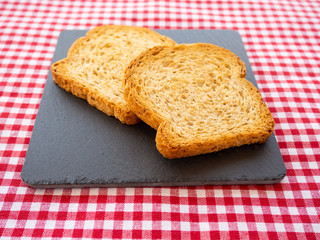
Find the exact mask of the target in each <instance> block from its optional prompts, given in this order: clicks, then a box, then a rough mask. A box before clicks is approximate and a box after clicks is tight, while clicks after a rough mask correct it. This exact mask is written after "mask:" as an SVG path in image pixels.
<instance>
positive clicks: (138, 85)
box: [124, 44, 274, 158]
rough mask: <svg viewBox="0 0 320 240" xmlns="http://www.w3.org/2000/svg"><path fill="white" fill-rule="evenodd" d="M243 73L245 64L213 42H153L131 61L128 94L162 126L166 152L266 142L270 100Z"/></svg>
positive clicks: (160, 142)
mask: <svg viewBox="0 0 320 240" xmlns="http://www.w3.org/2000/svg"><path fill="white" fill-rule="evenodd" d="M212 59H214V60H212ZM204 61H207V62H204ZM190 66H191V67H190ZM216 66H217V69H215V70H214V69H213V68H215V67H216ZM211 69H212V73H213V76H211V75H212V74H210V71H211ZM146 72H148V75H146V74H145V73H146ZM244 77H245V64H244V63H243V62H242V61H241V60H240V59H239V58H238V57H237V56H236V55H234V54H233V53H232V52H230V51H228V50H226V49H223V48H220V47H217V46H214V45H212V44H182V45H179V46H175V47H154V48H153V49H150V50H148V51H146V52H144V53H142V54H141V55H140V56H139V57H138V58H136V59H135V60H133V61H132V62H131V63H130V65H129V67H128V68H127V70H126V79H125V92H124V96H125V99H126V100H127V102H128V105H129V107H130V108H131V110H132V111H133V112H135V113H136V115H137V116H138V117H139V118H140V119H141V120H143V121H144V122H146V123H147V124H148V125H150V126H151V127H153V128H155V129H157V135H156V144H157V149H158V150H159V152H160V153H161V154H162V155H163V156H164V157H166V158H180V157H187V156H194V155H198V154H204V153H211V152H215V151H219V150H222V149H226V148H230V147H236V146H241V145H244V144H252V143H263V142H265V141H266V140H267V139H268V137H269V136H270V135H271V133H272V132H273V129H274V120H273V117H272V115H271V113H270V111H269V109H268V107H267V105H266V104H265V103H264V102H263V100H262V97H261V94H260V93H259V91H258V90H257V89H256V88H255V87H254V86H253V85H252V84H251V83H250V82H249V81H247V80H246V79H245V78H244ZM150 79H151V80H150ZM173 80H174V81H173ZM198 85H199V86H198ZM207 85H208V86H209V87H208V86H207ZM159 86H161V87H159ZM238 88H239V90H237V89H238ZM192 90H193V91H192ZM184 92H186V93H184ZM195 92H197V94H195ZM158 95H159V96H158ZM198 96H200V97H198ZM224 96H226V97H224ZM227 96H228V97H227ZM230 96H231V97H230ZM197 97H198V98H197ZM204 99H205V100H206V101H204ZM193 108H194V109H193ZM212 109H213V110H212ZM207 112H209V113H210V114H209V113H208V114H207ZM207 119H209V120H207ZM189 125H190V126H189Z"/></svg>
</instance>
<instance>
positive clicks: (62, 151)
mask: <svg viewBox="0 0 320 240" xmlns="http://www.w3.org/2000/svg"><path fill="white" fill-rule="evenodd" d="M158 32H160V33H161V34H165V35H167V36H169V37H171V38H172V39H174V40H176V41H177V42H179V43H193V42H207V43H213V44H216V45H219V46H222V47H225V48H227V49H229V50H231V51H232V52H234V53H235V54H237V55H238V56H239V57H240V58H241V59H242V61H244V62H245V64H246V66H247V77H246V78H247V79H248V80H249V81H251V82H252V83H253V84H254V85H255V86H257V85H256V81H255V79H254V76H253V72H252V70H251V66H250V63H249V61H248V57H247V55H246V51H245V49H244V46H243V43H242V41H241V37H240V35H239V34H238V33H237V32H235V31H230V30H159V31H158ZM85 33H86V31H84V30H83V31H82V30H67V31H63V32H62V33H61V35H60V37H59V41H58V44H57V48H56V52H55V55H54V58H53V62H55V61H57V60H58V59H61V58H64V57H65V56H66V55H67V51H68V49H69V47H70V46H71V44H72V43H73V42H74V41H75V40H76V39H77V38H79V37H81V36H83V35H85ZM155 134H156V131H155V130H153V129H152V128H150V127H149V126H147V125H146V124H144V123H140V124H138V125H136V126H126V125H123V124H121V123H120V122H119V121H118V120H117V119H115V118H113V117H109V116H107V115H105V114H104V113H102V112H100V111H98V110H97V109H95V108H94V107H91V106H90V105H88V104H87V102H86V101H84V100H81V99H78V98H76V97H74V96H73V95H72V94H70V93H68V92H66V91H64V90H62V89H60V88H59V87H58V86H57V85H56V84H55V83H54V82H53V81H52V77H51V72H49V74H48V79H47V83H46V86H45V89H44V93H43V96H42V100H41V104H40V107H39V112H38V115H37V119H36V122H35V125H34V129H33V133H32V137H31V140H30V144H29V149H28V151H27V155H26V159H25V163H24V166H23V169H22V172H21V177H22V179H23V181H24V182H25V183H26V184H27V185H29V186H31V187H36V188H58V187H59V188H60V187H128V186H130V187H140V186H191V185H216V184H218V185H223V184H271V183H276V182H279V181H280V180H281V179H282V178H283V177H284V176H285V174H286V168H285V166H284V162H283V160H282V157H281V153H280V151H279V147H278V144H277V142H276V139H275V136H274V135H272V136H271V137H270V138H269V139H268V140H267V142H266V143H265V144H255V145H250V146H243V147H237V148H231V149H228V150H224V151H220V152H217V153H212V154H206V155H200V156H196V157H190V158H183V159H174V160H168V159H165V158H163V157H162V156H161V155H160V154H159V152H158V151H157V149H156V146H155Z"/></svg>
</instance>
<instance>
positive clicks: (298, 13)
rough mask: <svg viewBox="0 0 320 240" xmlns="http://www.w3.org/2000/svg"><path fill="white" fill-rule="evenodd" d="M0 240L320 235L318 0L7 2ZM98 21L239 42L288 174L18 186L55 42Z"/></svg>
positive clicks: (0, 86) (0, 78)
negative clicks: (215, 34)
mask: <svg viewBox="0 0 320 240" xmlns="http://www.w3.org/2000/svg"><path fill="white" fill-rule="evenodd" d="M0 11H1V14H0V25H1V34H0V49H1V50H0V54H1V58H0V109H1V110H0V130H1V131H0V158H1V160H0V182H1V185H0V237H1V238H9V237H14V238H20V237H23V238H26V239H28V238H29V239H31V238H40V237H41V238H61V237H64V238H69V239H72V238H75V239H77V238H87V239H92V238H101V237H103V238H109V239H110V238H114V239H117V238H118V239H132V238H134V239H151V238H155V239H159V238H163V239H210V238H216V239H218V238H221V239H260V238H263V239H320V217H319V216H320V170H319V167H320V146H319V142H320V110H319V109H320V80H319V78H320V57H319V56H320V35H319V31H320V17H319V16H320V2H319V1H311V0H310V1H287V0H277V1H273V3H272V4H270V3H269V1H263V0H259V1H235V0H230V1H217V2H216V1H212V2H211V1H142V0H133V1H107V2H101V1H97V2H96V1H77V2H74V1H60V0H56V1H49V0H46V1H40V0H36V1H26V0H24V1H0ZM102 24H126V25H138V26H144V27H149V28H154V29H231V30H236V31H238V32H239V33H240V34H241V37H242V39H243V42H244V45H245V48H246V50H247V53H248V57H249V60H250V63H251V65H252V68H253V71H254V74H255V78H256V80H257V83H258V87H259V89H260V91H261V94H262V96H263V98H264V100H265V101H266V103H267V105H268V106H269V108H270V111H271V112H272V114H273V116H274V118H275V122H276V126H275V135H276V138H277V140H278V143H279V147H280V151H281V154H282V157H283V159H284V162H285V166H286V168H287V176H286V177H285V178H284V179H283V180H282V182H281V183H278V184H274V185H250V186H246V185H244V186H197V187H154V188H152V187H150V188H75V189H54V190H53V189H33V188H30V187H27V186H26V185H25V184H24V183H23V181H22V180H21V178H20V173H21V169H22V166H23V163H24V159H25V156H26V152H27V149H28V144H29V141H30V137H31V134H32V129H33V126H34V122H35V119H36V116H37V112H38V109H39V104H40V100H41V96H42V93H43V89H44V85H45V81H46V78H47V74H48V72H49V67H50V63H51V60H52V57H53V53H54V50H55V46H56V43H57V38H58V36H59V34H60V32H61V31H62V30H65V29H90V28H93V27H95V26H97V25H102Z"/></svg>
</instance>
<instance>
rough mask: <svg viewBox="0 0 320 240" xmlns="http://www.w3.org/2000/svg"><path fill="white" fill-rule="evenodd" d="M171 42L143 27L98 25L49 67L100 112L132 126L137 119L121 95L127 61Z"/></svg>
mask: <svg viewBox="0 0 320 240" xmlns="http://www.w3.org/2000/svg"><path fill="white" fill-rule="evenodd" d="M174 44H175V42H174V41H173V40H171V39H170V38H168V37H166V36H162V35H160V34H158V33H156V32H154V31H152V30H149V29H146V28H141V27H134V26H121V25H104V26H99V27H96V28H94V29H92V30H90V31H89V32H88V33H87V35H86V36H85V37H81V38H79V39H77V40H76V41H75V42H74V43H73V44H72V46H71V47H70V49H69V51H68V56H67V58H64V59H62V60H60V61H57V62H55V63H54V64H53V65H52V66H51V72H52V76H53V80H54V81H55V82H56V83H57V84H58V85H59V86H60V87H61V88H63V89H65V90H66V91H68V92H71V93H72V94H73V95H75V96H77V97H79V98H82V99H85V100H87V101H88V103H89V104H90V105H92V106H94V107H96V108H97V109H99V110H100V111H102V112H104V113H106V114H108V115H109V116H114V117H116V118H118V119H119V120H120V121H121V122H122V123H125V124H129V125H133V124H136V123H138V122H139V121H140V119H139V118H138V117H137V116H136V115H135V114H134V113H133V112H132V111H131V109H130V108H129V107H128V105H127V103H126V101H125V100H124V98H123V84H122V82H123V75H124V70H125V68H126V66H127V64H129V63H130V61H131V60H132V59H134V58H135V57H136V56H138V55H139V54H140V53H141V52H143V51H144V50H147V49H148V48H151V47H154V46H157V45H169V46H171V45H174ZM111 50H112V52H111Z"/></svg>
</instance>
